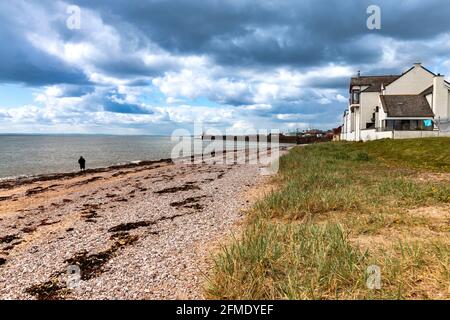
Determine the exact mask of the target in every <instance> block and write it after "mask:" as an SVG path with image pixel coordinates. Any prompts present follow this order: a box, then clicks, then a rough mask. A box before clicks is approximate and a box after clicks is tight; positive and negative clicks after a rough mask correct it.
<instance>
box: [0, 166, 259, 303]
mask: <svg viewBox="0 0 450 320" xmlns="http://www.w3.org/2000/svg"><path fill="white" fill-rule="evenodd" d="M261 167H262V165H257V164H252V165H250V164H237V165H218V164H186V163H176V164H167V165H164V166H163V167H160V168H156V167H155V166H154V165H149V166H147V167H141V168H139V169H136V168H130V169H121V170H120V171H118V170H111V171H109V172H105V173H93V174H87V175H86V176H85V177H81V178H76V179H64V180H62V181H57V185H56V186H54V185H55V181H48V182H36V183H32V184H30V185H25V186H20V187H17V188H15V189H11V190H8V191H7V194H6V193H5V192H6V191H5V192H3V194H0V196H4V195H5V194H6V196H7V197H11V198H8V199H7V200H4V201H2V202H1V203H0V204H1V206H4V207H3V209H0V218H1V219H0V239H2V238H3V239H6V240H11V239H13V240H11V241H9V242H8V243H6V241H5V242H4V243H0V260H1V259H3V260H1V261H2V262H3V263H2V264H0V298H1V299H202V298H203V285H204V283H205V276H204V274H205V273H207V272H208V270H209V268H210V257H211V254H212V251H213V250H214V247H215V246H216V245H217V243H218V242H220V241H223V240H224V239H227V237H228V236H229V235H230V234H231V233H233V232H237V230H238V228H237V225H238V223H239V222H240V221H241V220H242V209H244V208H246V207H248V205H249V203H247V202H246V199H245V192H246V191H247V190H248V189H250V188H252V187H253V186H254V185H256V184H258V183H261V182H262V181H263V180H264V179H265V177H263V176H262V175H261V174H260V170H261ZM118 173H119V174H118ZM93 177H99V178H98V179H97V178H96V179H92V178H93ZM48 186H52V187H51V188H48V189H45V187H48ZM186 186H188V187H186ZM36 187H42V189H44V191H42V192H39V193H37V194H31V195H30V192H28V194H27V190H38V189H39V190H42V189H41V188H38V189H35V188H36ZM170 188H172V189H170ZM164 189H167V190H169V191H168V192H161V190H164ZM158 192H159V193H158ZM77 259H78V260H77ZM69 262H70V263H72V264H73V265H77V266H79V267H80V268H81V275H83V269H84V270H85V271H86V270H88V269H87V268H89V272H91V271H92V273H89V274H90V276H89V278H88V279H86V280H78V279H77V275H75V276H74V277H75V278H74V279H75V280H74V282H67V281H68V279H69V276H68V273H67V268H68V266H69ZM85 276H86V274H85ZM81 278H83V276H81ZM49 281H50V282H49Z"/></svg>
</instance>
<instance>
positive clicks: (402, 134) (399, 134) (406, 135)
mask: <svg viewBox="0 0 450 320" xmlns="http://www.w3.org/2000/svg"><path fill="white" fill-rule="evenodd" d="M432 137H450V132H439V131H394V132H393V138H394V139H415V138H432Z"/></svg>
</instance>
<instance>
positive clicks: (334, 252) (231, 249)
mask: <svg viewBox="0 0 450 320" xmlns="http://www.w3.org/2000/svg"><path fill="white" fill-rule="evenodd" d="M442 153H443V154H447V155H448V157H444V158H443V157H442ZM424 159H426V160H424ZM449 161H450V139H447V138H438V139H435V138H432V139H421V140H419V139H417V140H382V141H374V142H369V143H324V144H317V145H311V146H307V147H305V148H300V147H298V148H294V149H292V150H291V151H290V152H289V154H287V155H286V156H284V157H282V158H281V160H280V172H279V174H278V175H277V176H276V177H275V178H274V179H273V181H272V183H273V184H275V185H277V188H276V190H277V191H275V192H272V193H271V194H269V195H268V196H267V197H265V198H264V199H262V200H260V201H258V202H257V203H256V204H255V206H254V207H253V209H252V210H250V211H249V212H248V218H247V222H246V225H245V227H244V230H243V232H242V234H241V235H240V237H239V238H236V239H232V240H231V242H230V243H229V244H228V245H226V246H224V247H223V248H222V249H221V250H220V252H219V253H217V255H216V256H215V265H214V269H213V272H212V274H211V276H210V277H209V279H208V283H207V286H206V288H205V291H206V295H207V296H208V297H209V298H214V299H408V298H422V299H428V298H449V293H450V292H449V289H450V288H448V284H449V283H450V276H449V267H448V266H449V262H450V261H449V257H450V249H449V248H450V239H449V238H450V237H449V235H450V233H449V226H448V217H449V216H450V214H449V215H447V216H444V218H443V219H440V218H439V217H440V216H439V214H438V215H437V218H436V219H437V220H436V219H434V218H433V219H434V220H433V219H432V218H431V217H429V216H426V215H419V214H416V212H418V210H419V208H425V209H426V210H425V211H424V212H428V211H427V210H428V209H427V208H434V209H433V210H438V211H439V210H443V212H447V214H448V213H449V203H450V183H449V180H445V179H444V180H439V179H435V180H433V179H431V180H430V179H428V180H420V179H417V177H418V175H420V174H426V173H427V172H429V171H432V172H433V173H436V172H440V173H443V174H446V173H448V172H449V169H448V168H450V166H449V165H450V164H449ZM430 210H431V209H430ZM370 265H377V266H379V267H380V268H381V277H382V289H380V290H372V289H369V288H368V287H367V285H366V281H367V279H368V274H367V268H368V267H369V266H370Z"/></svg>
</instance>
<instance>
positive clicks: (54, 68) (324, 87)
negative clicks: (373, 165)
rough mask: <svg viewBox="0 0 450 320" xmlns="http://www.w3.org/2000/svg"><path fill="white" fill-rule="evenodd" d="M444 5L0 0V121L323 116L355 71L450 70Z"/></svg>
mask: <svg viewBox="0 0 450 320" xmlns="http://www.w3.org/2000/svg"><path fill="white" fill-rule="evenodd" d="M370 5H377V6H378V7H379V8H380V13H381V24H380V29H369V28H368V27H367V19H368V18H369V17H370V16H371V13H368V12H367V8H368V7H369V6H370ZM74 6H76V7H75V11H74ZM77 8H79V14H78V11H77ZM448 17H450V6H449V5H448V1H446V0H428V1H422V0H421V1H418V0H403V1H402V0H399V1H392V0H390V1H389V0H386V1H375V0H370V1H365V0H355V1H351V0H347V1H342V0H341V1H334V0H327V1H324V0H273V1H272V0H270V1H267V0H253V1H247V0H221V1H218V0H208V1H204V0H202V1H200V0H188V1H186V0H170V1H169V0H167V1H162V0H148V1H145V0H139V1H138V0H127V1H118V0H96V1H91V0H71V1H70V2H64V1H58V0H56V1H55V0H39V1H38V0H35V1H34V0H15V1H1V2H0V41H1V42H0V43H1V46H0V133H101V134H162V135H170V134H171V133H172V132H173V131H174V130H177V129H187V130H190V131H192V130H193V129H192V128H193V123H194V121H196V122H198V123H202V125H203V127H205V128H215V129H217V130H221V131H222V132H225V130H227V132H236V133H237V132H242V131H246V130H260V129H269V130H271V129H279V130H282V131H289V130H296V129H300V130H302V129H307V128H320V129H329V128H333V127H336V126H338V125H340V122H341V119H342V114H343V111H344V110H345V108H346V106H347V99H348V83H349V78H350V77H351V76H354V75H355V74H356V73H357V72H358V70H360V71H361V74H362V75H378V74H401V73H402V72H404V71H405V70H407V69H409V68H410V67H411V66H412V64H413V63H415V62H422V64H423V65H424V66H425V67H427V68H428V69H430V70H431V71H433V72H436V73H441V74H444V75H446V76H447V75H450V60H449V58H450V19H449V18H448ZM447 79H449V78H448V77H447Z"/></svg>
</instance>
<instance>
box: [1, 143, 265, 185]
mask: <svg viewBox="0 0 450 320" xmlns="http://www.w3.org/2000/svg"><path fill="white" fill-rule="evenodd" d="M179 139H180V140H178V139H175V140H172V138H171V137H167V136H135V135H133V136H115V135H15V134H11V135H9V134H2V135H0V179H2V180H3V179H9V178H17V177H23V176H33V175H39V174H48V173H62V172H72V171H77V170H78V169H79V167H78V159H79V158H80V156H83V157H84V158H85V159H86V167H87V169H89V168H99V167H107V166H111V165H117V164H127V163H132V162H138V161H145V160H159V159H168V158H172V155H173V153H172V150H173V149H174V147H176V146H178V148H179V146H180V141H181V139H183V138H179ZM184 139H185V140H184V141H185V143H184V144H183V146H184V150H183V153H179V155H180V156H186V155H188V154H190V153H189V151H191V153H192V152H193V151H192V150H194V149H193V147H191V146H189V147H186V145H187V144H186V141H188V143H190V144H191V145H193V141H194V139H199V138H198V137H197V138H191V137H189V138H188V139H186V137H185V138H184ZM189 141H190V142H189ZM210 143H211V142H210V141H201V140H200V145H201V146H202V147H201V148H206V147H207V145H208V144H210ZM230 143H231V145H230ZM232 144H233V142H226V143H225V144H223V145H224V147H225V148H230V147H232ZM250 147H256V142H250ZM243 148H245V142H244V141H238V142H237V149H238V150H242V149H243ZM220 149H223V148H220V147H219V148H216V150H217V151H219V150H220ZM186 150H187V151H186ZM194 153H197V152H194Z"/></svg>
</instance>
